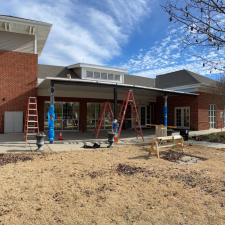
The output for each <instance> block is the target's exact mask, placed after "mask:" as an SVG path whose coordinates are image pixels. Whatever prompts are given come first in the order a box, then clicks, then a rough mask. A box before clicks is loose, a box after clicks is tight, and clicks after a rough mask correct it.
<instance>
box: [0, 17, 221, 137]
mask: <svg viewBox="0 0 225 225" xmlns="http://www.w3.org/2000/svg"><path fill="white" fill-rule="evenodd" d="M50 29H51V25H50V24H48V23H43V22H39V21H33V20H27V19H23V18H16V17H10V16H0V132H1V133H3V132H22V131H23V123H24V122H23V121H24V116H25V112H26V104H27V98H28V97H29V96H37V97H38V110H39V125H40V130H45V129H47V110H48V106H49V99H50V97H49V96H50V87H51V85H52V84H53V83H54V90H55V91H54V96H55V113H56V120H55V129H56V130H72V131H86V130H89V129H94V128H95V127H96V124H97V120H98V117H99V112H100V104H101V103H102V102H105V101H110V102H112V106H114V108H119V106H120V104H121V102H122V99H123V97H124V95H125V94H126V93H127V90H129V89H132V90H133V91H134V94H135V98H136V102H137V105H138V109H139V115H140V120H141V125H142V127H147V124H163V120H164V114H163V105H164V104H165V96H168V125H171V126H176V127H178V128H189V129H191V130H203V129H210V128H220V127H224V122H223V118H221V115H222V114H221V112H223V111H224V105H225V104H223V101H222V97H220V96H217V97H215V94H213V93H212V92H209V87H211V86H215V84H216V82H215V81H213V80H211V79H208V78H206V77H204V76H201V75H198V74H195V73H192V72H190V71H187V70H181V71H176V72H173V73H169V74H164V75H160V76H157V77H156V79H151V78H147V77H140V76H135V75H129V74H128V71H127V70H126V69H120V68H111V67H105V66H99V65H91V64H84V63H77V64H74V65H70V66H66V67H61V66H50V65H38V56H39V55H40V54H41V52H42V49H43V47H44V45H45V41H46V40H47V37H48V33H49V32H50ZM115 90H116V92H115ZM115 93H116V102H117V104H115ZM110 126H111V124H110V123H109V121H108V120H107V119H106V120H105V121H104V128H105V129H107V128H109V127H110ZM132 126H133V125H132V119H131V113H130V112H129V111H128V112H127V114H126V120H125V128H126V129H129V128H132Z"/></svg>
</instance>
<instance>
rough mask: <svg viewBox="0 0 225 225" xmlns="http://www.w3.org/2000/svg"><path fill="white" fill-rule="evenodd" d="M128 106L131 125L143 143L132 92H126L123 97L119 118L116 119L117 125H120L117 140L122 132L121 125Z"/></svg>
mask: <svg viewBox="0 0 225 225" xmlns="http://www.w3.org/2000/svg"><path fill="white" fill-rule="evenodd" d="M128 105H130V106H131V115H132V124H133V127H134V130H135V132H136V134H137V137H138V136H140V137H141V138H142V140H143V141H144V136H143V132H142V128H141V123H140V119H139V114H138V110H137V105H136V102H135V98H134V93H133V90H129V91H128V93H127V94H126V96H125V97H124V100H123V104H122V107H121V109H120V113H119V117H118V120H119V124H120V125H119V130H118V139H119V137H120V134H121V131H122V127H123V123H124V120H125V116H126V112H127V107H128Z"/></svg>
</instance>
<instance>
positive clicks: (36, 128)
mask: <svg viewBox="0 0 225 225" xmlns="http://www.w3.org/2000/svg"><path fill="white" fill-rule="evenodd" d="M27 129H38V127H27Z"/></svg>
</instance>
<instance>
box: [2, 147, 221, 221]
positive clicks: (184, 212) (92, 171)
mask: <svg viewBox="0 0 225 225" xmlns="http://www.w3.org/2000/svg"><path fill="white" fill-rule="evenodd" d="M146 148H147V146H134V145H133V146H125V147H123V148H113V149H112V150H108V149H107V150H91V151H87V150H84V151H77V152H67V153H58V154H45V155H42V156H40V155H30V156H29V157H31V158H32V160H28V161H24V162H16V163H14V162H13V163H9V164H7V165H3V166H1V167H0V183H1V188H0V224H4V225H14V224H15V225H20V224H23V225H24V224H26V225H30V224H32V225H35V224H38V225H45V224H46V225H47V224H48V225H51V224H66V225H70V224H71V225H74V224H85V225H86V224H138V225H139V224H146V225H151V224H154V225H157V224H162V225H165V224H173V225H176V224H179V225H181V224H185V225H186V224H191V225H192V224H198V225H201V224H202V225H206V224H212V225H220V224H221V225H222V224H225V151H223V150H214V149H209V148H203V147H194V146H189V147H187V148H186V152H187V153H188V154H191V155H195V156H198V157H203V158H206V159H207V160H205V161H201V162H199V163H197V164H193V165H179V164H176V163H174V162H170V161H168V160H163V159H159V160H158V159H156V158H155V157H151V158H148V157H147V155H148V154H147V152H146ZM26 156H27V155H26Z"/></svg>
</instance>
